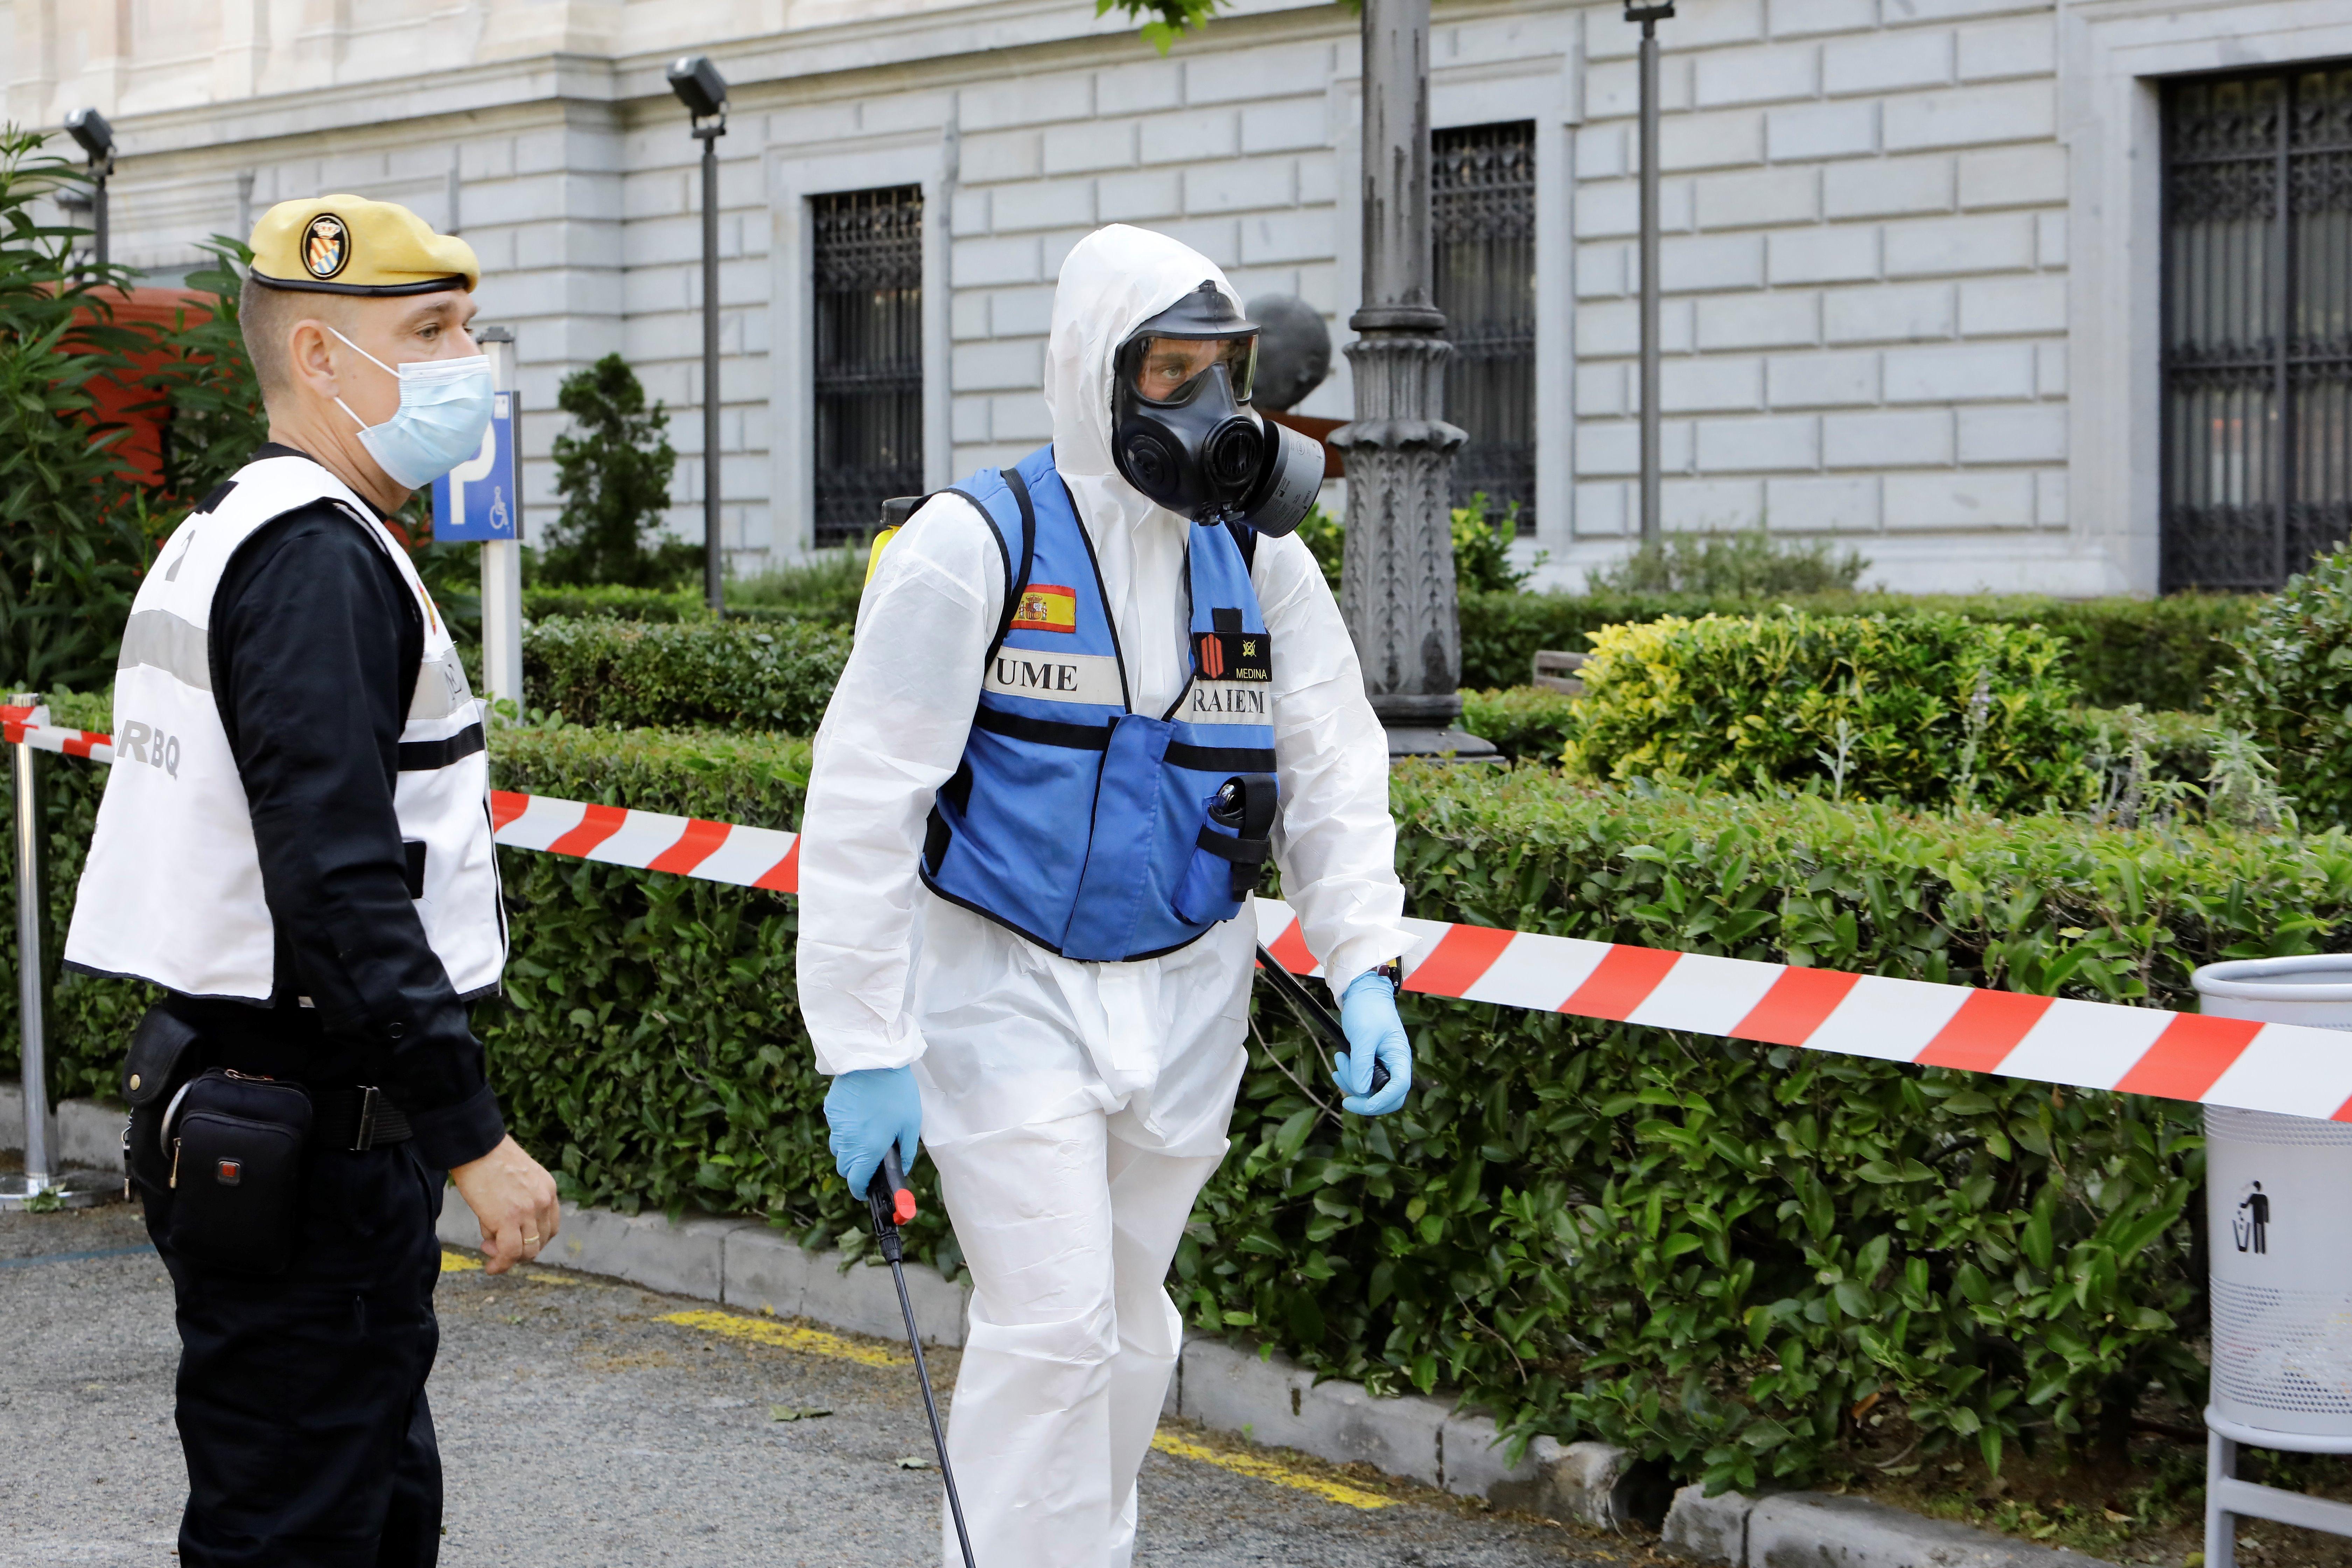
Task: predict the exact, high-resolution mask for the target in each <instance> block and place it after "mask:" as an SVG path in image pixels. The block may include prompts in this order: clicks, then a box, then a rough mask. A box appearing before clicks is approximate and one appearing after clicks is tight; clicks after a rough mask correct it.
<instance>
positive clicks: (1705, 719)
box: [1563, 611, 2090, 811]
mask: <svg viewBox="0 0 2352 1568" xmlns="http://www.w3.org/2000/svg"><path fill="white" fill-rule="evenodd" d="M1592 644H1593V652H1592V657H1591V658H1590V659H1589V660H1587V661H1586V663H1585V666H1584V668H1583V669H1582V671H1581V672H1580V674H1581V678H1582V679H1583V681H1584V687H1585V695H1584V696H1583V698H1582V699H1581V700H1579V701H1578V702H1577V704H1576V706H1575V708H1574V709H1573V710H1572V711H1571V715H1570V725H1569V732H1568V745H1567V748H1566V750H1565V752H1564V753H1563V760H1564V761H1565V762H1566V763H1567V764H1568V767H1569V770H1570V772H1571V773H1576V774H1579V775H1581V776H1584V777H1588V778H1606V779H1617V780H1633V779H1649V780H1656V781H1659V782H1674V781H1682V782H1689V783H1701V782H1704V783H1706V784H1717V785H1729V786H1731V787H1733V788H1735V789H1738V788H1759V789H1762V790H1766V791H1772V790H1783V789H1796V788H1800V787H1808V788H1819V789H1821V790H1822V792H1823V793H1825V794H1828V795H1831V796H1832V797H1833V798H1835V797H1843V796H1852V797H1853V798H1855V799H1862V800H1886V801H1897V802H1905V803H1909V804H1912V805H1945V804H1955V805H1962V806H1968V805H1977V806H1982V807H1985V808H1988V809H1991V810H1996V811H2014V810H2036V809H2044V808H2052V807H2054V808H2057V809H2064V808H2067V807H2071V806H2075V805H2082V804H2084V802H2085V799H2086V797H2087V795H2088V794H2089V792H2090V777H2089V773H2088V770H2087V769H2086V767H2085V765H2084V728H2083V724H2082V721H2080V720H2079V719H2078V718H2077V717H2076V716H2075V715H2074V713H2073V711H2072V710H2071V705H2072V703H2073V701H2074V696H2075V692H2074V687H2073V685H2072V684H2071V683H2070V682H2068V681H2067V680H2065V679H2063V677H2062V676H2060V675H2059V673H2058V665H2059V661H2060V656H2061V654H2062V652H2063V649H2062V647H2061V645H2060V644H2059V643H2058V641H2057V639H2056V638H2054V637H2051V636H2050V635H2049V634H2047V633H2045V632H2042V631H2040V630H2038V629H2035V628H2032V627H2022V626H1999V625H1987V624H1984V623H1981V622H1977V621H1969V620H1963V619H1962V618H1961V617H1959V616H1939V615H1911V616H1811V615H1804V614H1801V613H1799V612H1796V611H1790V612H1787V613H1784V614H1780V615H1774V616H1750V617H1745V618H1740V619H1734V618H1731V617H1729V616H1705V617H1703V618H1702V619H1699V620H1696V621H1692V620H1685V619H1684V618H1683V617H1681V616H1667V617H1665V618H1664V619H1663V620H1657V621H1652V622H1650V623H1648V624H1646V625H1642V626H1612V627H1609V628H1608V629H1606V630H1604V631H1601V632H1599V633H1596V634H1594V636H1593V637H1592Z"/></svg>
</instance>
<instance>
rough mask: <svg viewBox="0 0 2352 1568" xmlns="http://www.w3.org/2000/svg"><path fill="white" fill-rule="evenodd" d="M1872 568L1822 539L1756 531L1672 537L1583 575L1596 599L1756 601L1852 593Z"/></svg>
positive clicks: (1858, 554) (1690, 534) (1643, 547)
mask: <svg viewBox="0 0 2352 1568" xmlns="http://www.w3.org/2000/svg"><path fill="white" fill-rule="evenodd" d="M1869 569H1870V562H1869V561H1868V560H1867V559H1866V558H1865V557H1864V556H1863V555H1862V554H1861V553H1859V552H1855V551H1852V550H1849V551H1846V552H1844V553H1843V554H1840V553H1839V552H1838V548H1837V545H1836V543H1835V542H1833V541H1831V540H1826V539H1813V540H1803V541H1799V540H1793V539H1779V538H1775V537H1774V536H1773V535H1771V534H1769V533H1768V532H1766V531H1764V530H1763V529H1760V528H1751V529H1742V530H1739V531H1735V532H1729V533H1672V534H1668V535H1667V536H1666V537H1664V539H1661V540H1657V541H1654V542H1651V543H1648V544H1643V545H1640V546H1638V547H1637V548H1636V549H1635V550H1634V551H1633V553H1632V554H1631V555H1629V556H1627V557H1626V558H1625V559H1624V560H1622V561H1621V562H1619V563H1617V564H1616V565H1614V566H1612V567H1609V568H1608V569H1606V570H1605V571H1598V572H1587V573H1586V574H1584V580H1585V585H1586V587H1587V589H1588V590H1589V591H1591V592H1592V593H1595V594H1608V593H1617V594H1720V595H1732V596H1735V597H1740V598H1758V597H1763V596H1768V595H1775V594H1836V593H1851V592H1852V591H1853V586H1854V584H1857V583H1859V582H1861V581H1862V574H1864V572H1866V571H1868V570H1869Z"/></svg>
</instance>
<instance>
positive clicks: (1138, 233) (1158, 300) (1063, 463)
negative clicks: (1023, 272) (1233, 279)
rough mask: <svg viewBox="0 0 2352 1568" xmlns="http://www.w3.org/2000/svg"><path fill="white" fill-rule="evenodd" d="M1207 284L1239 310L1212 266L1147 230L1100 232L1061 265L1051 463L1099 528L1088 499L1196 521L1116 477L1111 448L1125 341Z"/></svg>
mask: <svg viewBox="0 0 2352 1568" xmlns="http://www.w3.org/2000/svg"><path fill="white" fill-rule="evenodd" d="M1202 283H1213V284H1214V285H1216V289H1217V292H1219V293H1220V294H1223V296H1224V297H1225V298H1226V299H1227V300H1230V301H1231V302H1232V304H1233V307H1234V314H1235V315H1239V314H1240V313H1241V308H1242V302H1241V299H1240V297H1239V296H1238V295H1236V294H1235V293H1234V287H1233V285H1232V284H1230V283H1228V282H1226V281H1225V275H1224V273H1223V271H1222V270H1221V269H1220V268H1218V266H1217V264H1216V263H1215V262H1213V261H1211V260H1210V259H1209V258H1207V257H1205V256H1203V255H1202V254H1201V253H1200V252H1199V251H1197V250H1194V249H1193V248H1192V247H1191V246H1189V245H1183V244H1180V243H1178V242H1177V241H1175V240H1172V239H1171V238H1169V237H1167V236H1166V235H1164V234H1154V233H1152V232H1151V231H1150V230H1149V229H1141V228H1133V227H1130V226H1128V225H1126V224H1121V223H1115V224H1112V225H1110V226H1108V227H1107V228H1098V229H1097V230H1095V232H1094V233H1092V234H1090V235H1088V236H1087V237H1086V238H1084V239H1082V240H1080V241H1078V243H1077V245H1076V247H1074V248H1073V249H1072V250H1071V251H1070V255H1069V259H1067V260H1066V261H1064V262H1063V263H1062V277H1061V281H1060V282H1059V284H1057V285H1056V286H1055V289H1054V326H1053V333H1052V336H1051V337H1050V338H1048V339H1047V341H1046V344H1045V406H1046V408H1047V409H1049V410H1050V411H1051V412H1052V414H1053V416H1054V466H1055V468H1058V469H1060V470H1061V472H1062V477H1063V478H1064V479H1067V480H1069V481H1070V488H1071V491H1072V493H1073V494H1074V495H1076V496H1077V497H1078V498H1079V504H1080V507H1081V509H1082V510H1084V511H1086V512H1087V514H1088V515H1087V521H1089V522H1092V523H1094V524H1095V525H1096V526H1097V527H1098V528H1099V527H1100V526H1102V525H1103V524H1105V523H1107V522H1108V521H1109V519H1108V517H1106V516H1101V515H1097V512H1096V508H1095V507H1094V506H1092V505H1088V504H1087V503H1088V501H1089V500H1097V498H1098V499H1099V500H1100V501H1101V502H1105V503H1108V504H1109V506H1110V507H1111V508H1112V509H1113V510H1116V511H1117V512H1118V514H1119V516H1120V517H1121V518H1122V519H1123V520H1124V521H1128V522H1129V523H1130V524H1132V523H1134V522H1137V521H1141V518H1142V514H1143V513H1144V512H1146V511H1158V512H1160V514H1161V515H1162V516H1164V517H1166V518H1168V519H1169V520H1171V521H1173V522H1175V523H1178V524H1181V525H1184V526H1187V527H1189V526H1190V523H1189V522H1188V521H1186V520H1185V519H1183V518H1181V517H1179V516H1178V515H1177V514H1176V513H1174V512H1172V511H1169V510H1167V509H1165V508H1164V507H1159V506H1155V505H1154V504H1153V503H1152V502H1151V501H1150V500H1149V499H1148V498H1146V497H1145V496H1144V495H1143V494H1142V492H1140V491H1139V490H1138V489H1135V487H1134V486H1132V485H1130V484H1129V483H1128V482H1127V480H1126V479H1123V478H1121V477H1120V476H1119V473H1118V467H1117V465H1116V464H1114V463H1113V461H1112V460H1111V452H1110V401H1111V382H1112V377H1113V375H1114V374H1115V372H1114V368H1113V361H1114V360H1115V359H1116V357H1117V356H1118V347H1119V345H1120V344H1121V343H1123V342H1126V341H1127V340H1128V338H1129V337H1130V336H1131V335H1132V334H1133V333H1134V331H1135V330H1136V328H1138V327H1139V326H1141V325H1143V323H1144V322H1146V321H1150V319H1151V318H1152V317H1154V316H1156V315H1158V314H1160V311H1162V310H1166V309H1168V308H1169V307H1170V306H1171V305H1173V304H1175V303H1176V301H1178V300H1181V299H1182V298H1183V297H1184V296H1185V295H1187V294H1190V293H1192V291H1193V290H1195V289H1199V288H1200V287H1201V285H1202Z"/></svg>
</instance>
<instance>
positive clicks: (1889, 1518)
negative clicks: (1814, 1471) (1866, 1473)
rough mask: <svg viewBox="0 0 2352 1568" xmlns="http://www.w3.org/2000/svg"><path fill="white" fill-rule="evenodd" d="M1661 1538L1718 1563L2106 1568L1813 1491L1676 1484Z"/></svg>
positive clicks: (1782, 1567) (1755, 1567)
mask: <svg viewBox="0 0 2352 1568" xmlns="http://www.w3.org/2000/svg"><path fill="white" fill-rule="evenodd" d="M1660 1544H1661V1545H1662V1546H1663V1547H1664V1550H1665V1551H1666V1552H1667V1554H1668V1555H1670V1556H1674V1557H1680V1558H1683V1559H1685V1561H1688V1562H1692V1563H1718V1564H1725V1565H1727V1568H2115V1565H2114V1564H2112V1563H2106V1562H2105V1561H2103V1560H2102V1559H2099V1558H2096V1557H2084V1556H2082V1555H2080V1554H2079V1553H2076V1552H2068V1551H2065V1550H2063V1548H2052V1547H2048V1546H2036V1545H2034V1544H2032V1542H2024V1541H2012V1540H2011V1539H2010V1538H2009V1537H2007V1536H2005V1535H1995V1534H1993V1533H1991V1532H1990V1531H1983V1530H1972V1529H1970V1528H1969V1526H1967V1525H1965V1524H1954V1523H1952V1522H1950V1521H1947V1520H1940V1519H1922V1518H1920V1517H1919V1516H1918V1515H1917V1514H1916V1513H1906V1512H1905V1511H1904V1510H1901V1509H1899V1508H1889V1507H1887V1506H1886V1505H1885V1503H1877V1502H1871V1501H1869V1500H1866V1499H1864V1498H1853V1497H1830V1496H1827V1495H1825V1494H1823V1493H1821V1492H1787V1493H1783V1494H1780V1495H1779V1496H1774V1497H1764V1498H1750V1497H1743V1496H1742V1495H1740V1494H1739V1493H1738V1492H1725V1493H1724V1494H1723V1495H1721V1496H1720V1497H1712V1498H1711V1497H1707V1496H1705V1495H1704V1494H1703V1492H1702V1489H1700V1488H1698V1487H1685V1488H1683V1489H1681V1490H1680V1491H1678V1492H1676V1493H1675V1501H1674V1507H1673V1508H1672V1509H1671V1510H1668V1511H1667V1514H1666V1524H1665V1530H1664V1539H1663V1541H1662V1542H1660Z"/></svg>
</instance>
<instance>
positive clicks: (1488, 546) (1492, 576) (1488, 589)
mask: <svg viewBox="0 0 2352 1568" xmlns="http://www.w3.org/2000/svg"><path fill="white" fill-rule="evenodd" d="M1518 518H1519V506H1518V503H1517V501H1513V502H1512V503H1511V505H1510V506H1509V508H1508V509H1507V510H1506V511H1505V512H1504V514H1503V515H1502V516H1501V517H1500V518H1489V517H1488V516H1487V515H1486V491H1484V490H1481V491H1479V492H1478V493H1477V494H1475V495H1474V496H1472V497H1471V498H1470V504H1469V505H1468V506H1457V507H1455V508H1454V512H1453V530H1454V589H1455V591H1456V592H1457V593H1461V594H1465V595H1467V594H1517V593H1518V592H1519V590H1520V589H1522V588H1524V587H1526V586H1527V583H1528V578H1530V577H1532V576H1534V575H1535V567H1534V566H1528V567H1518V566H1514V565H1512V564H1511V553H1510V552H1511V541H1512V540H1513V539H1515V538H1516V537H1517V534H1518V526H1519V524H1518ZM1298 537H1299V538H1300V539H1301V540H1303V541H1304V542H1306V545H1307V549H1308V550H1309V551H1311V552H1314V555H1315V562H1316V564H1317V565H1318V566H1320V567H1322V568H1323V580H1324V581H1325V582H1326V583H1328V584H1331V592H1333V593H1334V594H1336V593H1338V592H1339V572H1340V566H1341V563H1343V562H1344V561H1345V560H1346V559H1347V552H1348V525H1347V524H1346V523H1345V522H1343V521H1340V520H1339V519H1338V518H1336V517H1334V516H1332V515H1331V514H1330V513H1329V512H1328V511H1325V510H1323V509H1322V507H1321V506H1320V505H1318V506H1316V507H1315V508H1313V509H1312V510H1309V511H1308V512H1307V518H1306V521H1303V522H1301V523H1300V524H1299V525H1298ZM1542 560H1543V557H1542V556H1541V555H1540V554H1538V556H1537V557H1536V563H1537V564H1541V563H1542ZM1526 676H1527V671H1526V670H1525V669H1524V668H1522V669H1521V670H1520V671H1519V673H1518V675H1517V676H1516V677H1514V678H1513V679H1526ZM1510 683H1511V682H1510V681H1499V682H1488V683H1487V684H1490V685H1508V684H1510Z"/></svg>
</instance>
